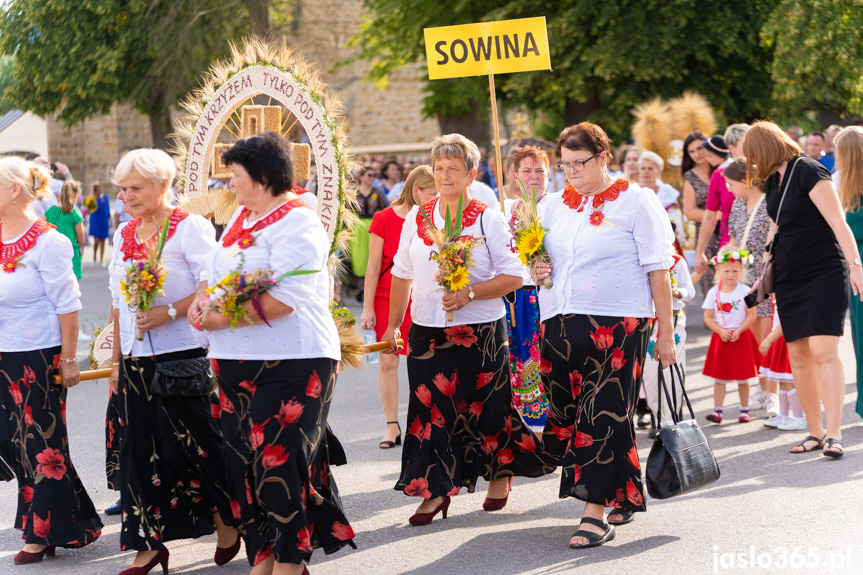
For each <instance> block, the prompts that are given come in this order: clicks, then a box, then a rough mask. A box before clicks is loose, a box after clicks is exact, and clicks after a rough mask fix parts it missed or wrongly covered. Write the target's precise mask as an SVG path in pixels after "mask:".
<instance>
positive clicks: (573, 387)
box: [540, 315, 650, 511]
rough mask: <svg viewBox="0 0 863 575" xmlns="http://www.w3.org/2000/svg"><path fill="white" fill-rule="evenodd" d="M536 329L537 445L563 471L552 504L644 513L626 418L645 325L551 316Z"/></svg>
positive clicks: (620, 319) (630, 428)
mask: <svg viewBox="0 0 863 575" xmlns="http://www.w3.org/2000/svg"><path fill="white" fill-rule="evenodd" d="M543 325H544V328H545V329H544V336H543V340H542V347H541V349H540V358H541V359H540V361H541V371H542V374H543V383H544V384H545V388H546V390H550V393H551V411H550V413H549V417H548V421H547V423H546V426H545V431H544V432H543V436H542V440H543V446H544V448H545V451H546V452H547V453H548V454H549V455H551V456H553V457H555V458H556V459H557V460H558V461H561V465H562V467H563V475H562V476H561V480H560V496H561V497H575V498H576V499H581V500H582V501H587V502H588V503H597V504H599V505H604V506H606V507H616V508H622V509H627V510H630V511H644V510H645V507H644V485H643V483H642V479H641V467H640V466H639V463H638V452H637V451H636V448H635V427H634V426H633V423H632V416H633V415H634V413H635V404H636V401H637V400H638V388H639V387H640V385H641V370H642V368H643V367H644V358H645V356H646V354H647V344H648V338H649V335H650V325H649V322H648V320H646V319H637V318H631V317H603V316H589V315H557V316H555V317H553V318H551V319H549V320H547V321H545V322H544V324H543Z"/></svg>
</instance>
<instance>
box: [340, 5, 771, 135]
mask: <svg viewBox="0 0 863 575" xmlns="http://www.w3.org/2000/svg"><path fill="white" fill-rule="evenodd" d="M777 3H778V0H752V1H751V2H746V3H733V5H732V3H726V2H693V1H692V0H608V1H605V2H586V1H578V0H534V1H533V2H522V1H518V0H491V1H490V2H482V3H479V2H464V1H462V2H454V3H441V2H438V1H437V0H416V1H414V2H411V3H410V4H407V3H404V2H401V1H400V0H366V2H365V8H366V11H367V14H368V19H367V21H366V22H365V23H364V24H363V26H362V28H361V29H360V31H359V33H358V34H357V35H356V36H355V37H354V38H353V40H352V42H353V44H354V45H355V46H357V47H358V48H359V50H358V53H357V55H356V57H357V58H362V59H364V60H369V61H371V62H372V66H371V69H370V72H369V78H370V79H371V80H373V81H376V82H377V83H379V84H382V83H383V82H384V81H385V78H386V77H387V76H388V75H389V74H390V73H392V71H393V70H395V69H397V68H399V67H401V66H405V65H409V64H413V63H423V64H424V63H425V46H424V42H423V36H422V28H426V27H434V26H446V25H454V24H464V23H469V22H480V21H489V20H504V19H510V18H527V17H533V16H545V17H546V21H547V27H548V34H549V47H550V50H551V63H552V67H553V69H554V71H553V72H549V71H540V72H529V73H519V74H508V75H502V76H499V77H497V87H498V97H499V98H500V99H502V100H503V101H504V103H507V104H527V105H528V106H529V107H531V108H533V109H537V110H545V111H548V112H551V113H552V114H553V115H558V116H559V115H561V114H562V116H563V118H564V120H565V122H566V123H567V124H571V123H575V122H579V121H582V120H585V119H590V120H593V121H596V122H598V123H600V124H601V125H603V126H604V127H605V128H606V129H607V130H608V131H609V133H610V134H611V135H612V136H613V137H616V139H617V141H622V139H624V138H626V137H628V129H629V126H630V125H631V123H632V116H631V114H630V110H631V109H632V107H633V106H634V105H636V104H638V103H641V102H644V101H646V100H648V99H650V98H652V97H654V96H657V95H659V96H662V97H673V96H678V95H680V94H681V93H682V92H683V91H684V90H693V91H695V92H699V93H701V94H703V95H704V96H705V97H707V98H708V99H709V100H710V102H711V103H712V104H713V106H714V107H715V108H716V109H717V110H718V112H719V114H720V115H722V116H725V117H727V118H730V119H734V120H747V119H752V118H755V117H757V116H760V115H763V114H766V113H768V112H769V110H770V109H771V105H772V85H771V81H770V77H769V75H768V73H767V71H766V70H767V68H768V66H769V64H770V62H771V57H772V52H771V50H770V49H769V48H765V47H763V46H762V45H761V43H760V37H759V31H760V30H761V27H762V25H763V24H764V22H765V20H766V19H767V18H768V16H769V15H770V13H771V11H772V9H773V8H774V7H775V6H776V4H777ZM487 86H488V83H487V80H486V79H485V78H467V79H459V80H452V81H432V82H429V83H428V88H427V89H428V92H429V96H428V98H427V99H426V107H425V112H426V114H428V115H434V114H439V115H440V116H441V117H450V116H457V115H458V114H466V113H471V112H472V111H479V112H483V111H484V109H485V106H487V101H488V96H487V92H488V87H487ZM443 123H444V122H443V121H441V124H442V125H443Z"/></svg>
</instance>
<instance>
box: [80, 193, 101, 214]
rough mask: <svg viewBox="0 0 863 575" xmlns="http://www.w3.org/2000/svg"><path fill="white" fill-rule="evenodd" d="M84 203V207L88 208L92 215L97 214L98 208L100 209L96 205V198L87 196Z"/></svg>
mask: <svg viewBox="0 0 863 575" xmlns="http://www.w3.org/2000/svg"><path fill="white" fill-rule="evenodd" d="M82 203H83V204H84V207H85V208H87V211H88V212H90V213H93V212H95V211H96V208H98V207H99V205H98V204H97V203H96V198H94V197H93V196H87V197H86V198H84V201H83V202H82Z"/></svg>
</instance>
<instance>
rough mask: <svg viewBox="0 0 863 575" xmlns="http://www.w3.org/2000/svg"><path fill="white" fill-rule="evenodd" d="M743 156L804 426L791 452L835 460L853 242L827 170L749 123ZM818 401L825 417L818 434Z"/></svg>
mask: <svg viewBox="0 0 863 575" xmlns="http://www.w3.org/2000/svg"><path fill="white" fill-rule="evenodd" d="M743 152H744V154H745V155H746V158H747V177H748V179H750V180H751V179H752V178H758V179H762V180H763V179H766V183H765V191H766V193H767V200H766V201H767V212H768V213H769V214H770V218H771V219H772V220H773V222H774V226H773V230H772V232H773V233H772V234H771V236H773V235H775V240H774V245H775V249H774V254H775V258H776V276H775V278H776V279H775V291H776V304H777V307H778V309H779V314H780V316H779V317H780V320H781V321H782V330H783V332H784V334H785V340H786V342H788V354H789V356H790V359H791V369H792V371H793V373H794V384H795V386H796V387H797V393H798V395H799V397H800V403H801V404H802V405H803V412H804V413H805V415H806V421H807V423H808V426H809V435H808V436H807V437H806V439H804V440H803V441H801V442H800V443H799V444H798V445H795V446H794V447H793V448H792V450H791V452H792V453H804V452H807V451H813V450H815V449H818V448H820V447H823V449H824V455H827V456H830V457H841V456H842V455H843V453H844V452H843V450H842V444H841V439H842V434H841V431H840V424H841V419H842V405H843V400H844V391H845V373H844V370H843V368H842V361H841V360H840V359H839V336H841V335H842V331H843V327H844V324H845V314H846V312H847V311H848V284H849V281H850V283H851V287H852V288H853V291H854V295H855V296H860V297H861V298H863V267H861V262H860V254H859V252H858V250H857V242H856V241H855V240H854V235H853V234H852V233H851V229H850V228H849V227H848V224H847V223H846V222H845V217H844V212H843V210H842V205H841V203H840V202H839V196H838V195H837V194H836V191H835V190H834V189H833V185H832V183H831V180H830V172H829V171H827V170H826V169H825V168H824V167H823V166H822V165H821V164H820V163H818V162H817V161H815V160H813V159H811V158H805V157H803V156H802V155H801V153H802V150H801V149H800V146H798V145H797V143H796V142H794V141H792V140H791V138H789V137H788V135H787V134H786V133H785V132H784V131H783V130H782V129H781V128H780V127H779V126H777V125H776V124H774V123H772V122H767V121H762V122H756V123H755V124H754V125H753V126H752V129H751V130H750V131H749V133H748V134H747V135H746V140H745V141H744V143H743ZM783 196H784V197H783ZM783 200H784V201H783ZM780 204H781V210H780ZM816 366H817V368H818V369H817V371H816ZM819 400H820V401H821V402H823V404H824V411H825V413H826V415H827V429H826V433H825V430H824V426H823V425H822V421H821V410H820V405H819ZM825 440H826V441H825Z"/></svg>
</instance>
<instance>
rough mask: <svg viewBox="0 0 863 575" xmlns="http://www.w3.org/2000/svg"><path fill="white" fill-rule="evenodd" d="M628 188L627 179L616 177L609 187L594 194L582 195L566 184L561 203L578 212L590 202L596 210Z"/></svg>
mask: <svg viewBox="0 0 863 575" xmlns="http://www.w3.org/2000/svg"><path fill="white" fill-rule="evenodd" d="M628 188H629V180H624V179H617V180H615V181H614V183H613V184H611V186H609V188H608V189H607V190H605V191H603V192H600V193H598V194H596V195H595V196H582V195H581V194H579V193H578V191H577V190H576V189H575V188H574V187H572V186H566V187H565V188H564V189H563V203H564V204H566V205H567V206H569V207H570V209H573V210H575V211H577V212H580V211H582V210H583V209H584V207H585V206H586V205H587V204H588V203H590V202H592V203H593V209H594V210H597V209H599V208H600V207H602V204H604V203H605V202H613V201H614V200H616V199H617V198H618V196H620V193H621V192H623V191H625V190H627V189H628Z"/></svg>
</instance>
